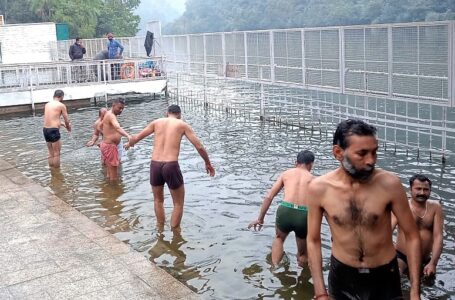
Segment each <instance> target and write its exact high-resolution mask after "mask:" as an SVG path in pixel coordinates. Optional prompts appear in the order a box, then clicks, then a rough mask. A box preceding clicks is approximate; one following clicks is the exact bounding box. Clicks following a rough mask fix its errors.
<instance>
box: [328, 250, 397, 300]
mask: <svg viewBox="0 0 455 300" xmlns="http://www.w3.org/2000/svg"><path fill="white" fill-rule="evenodd" d="M329 295H330V297H331V298H333V299H336V300H344V299H346V300H348V299H349V300H351V299H362V300H363V299H368V300H392V299H403V295H402V292H401V282H400V271H399V270H398V261H397V258H396V257H395V258H394V259H393V260H392V261H390V262H389V263H388V264H385V265H382V266H379V267H376V268H353V267H351V266H348V265H346V264H344V263H342V262H340V261H339V260H338V259H336V258H335V257H334V256H333V255H332V257H331V258H330V272H329Z"/></svg>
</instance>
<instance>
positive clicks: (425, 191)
mask: <svg viewBox="0 0 455 300" xmlns="http://www.w3.org/2000/svg"><path fill="white" fill-rule="evenodd" d="M409 187H410V189H411V199H410V201H409V207H410V208H411V211H412V215H413V217H414V221H415V223H416V225H417V227H418V229H419V235H420V241H421V245H422V253H421V254H422V271H423V276H424V277H425V278H428V279H430V280H431V279H433V278H434V276H435V274H436V266H437V265H438V261H439V257H440V256H441V253H442V245H443V243H442V235H443V227H444V215H443V212H442V206H441V204H440V203H439V201H436V200H429V198H430V194H431V180H430V179H429V178H428V177H426V176H425V175H421V174H416V175H414V176H412V177H411V178H410V179H409ZM396 225H397V218H396V217H395V215H393V216H392V228H395V226H396ZM406 245H407V241H406V237H405V235H404V234H403V232H402V231H401V230H400V227H398V235H397V242H396V245H395V248H396V250H397V257H398V265H399V267H400V271H401V273H405V272H406V271H407V269H408V259H407V255H406V254H407V249H406V248H407V247H406Z"/></svg>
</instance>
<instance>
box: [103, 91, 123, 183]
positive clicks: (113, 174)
mask: <svg viewBox="0 0 455 300" xmlns="http://www.w3.org/2000/svg"><path fill="white" fill-rule="evenodd" d="M124 108H125V100H124V99H123V98H118V99H115V100H114V102H113V103H112V108H111V109H110V110H109V111H107V112H106V115H105V116H104V118H103V122H102V133H103V141H102V142H101V144H100V150H101V156H102V159H103V161H104V163H105V164H106V167H107V178H108V180H110V181H117V179H118V166H119V164H120V159H119V153H118V145H119V144H120V141H121V138H122V136H126V137H127V138H128V140H130V138H131V137H130V135H129V134H128V133H127V132H126V131H125V130H124V129H123V128H122V127H120V124H119V123H118V121H117V116H119V115H120V114H121V113H122V111H123V109H124Z"/></svg>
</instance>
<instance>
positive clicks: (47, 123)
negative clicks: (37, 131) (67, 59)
mask: <svg viewBox="0 0 455 300" xmlns="http://www.w3.org/2000/svg"><path fill="white" fill-rule="evenodd" d="M64 95H65V94H64V93H63V91H62V90H56V91H55V92H54V98H53V100H51V101H49V102H48V103H46V105H45V106H44V126H43V135H44V139H45V140H46V143H47V149H48V151H49V157H48V163H49V166H50V167H54V168H59V167H60V152H61V150H62V141H61V140H60V126H64V127H65V128H66V130H68V132H71V123H70V120H69V117H68V112H67V110H66V106H65V104H63V103H62V101H63V96H64ZM61 116H63V120H64V123H63V124H62V122H61V120H60V117H61Z"/></svg>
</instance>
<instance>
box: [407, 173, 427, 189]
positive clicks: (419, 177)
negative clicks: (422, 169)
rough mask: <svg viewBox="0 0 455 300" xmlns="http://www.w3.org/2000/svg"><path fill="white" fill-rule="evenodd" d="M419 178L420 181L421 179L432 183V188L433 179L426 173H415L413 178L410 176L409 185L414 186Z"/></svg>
mask: <svg viewBox="0 0 455 300" xmlns="http://www.w3.org/2000/svg"><path fill="white" fill-rule="evenodd" d="M416 179H417V180H418V181H421V182H425V181H426V182H428V184H429V185H430V188H431V180H430V179H429V178H428V177H427V176H425V175H422V174H415V175H413V176H412V177H411V178H409V186H410V187H412V185H413V184H414V181H415V180H416Z"/></svg>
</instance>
